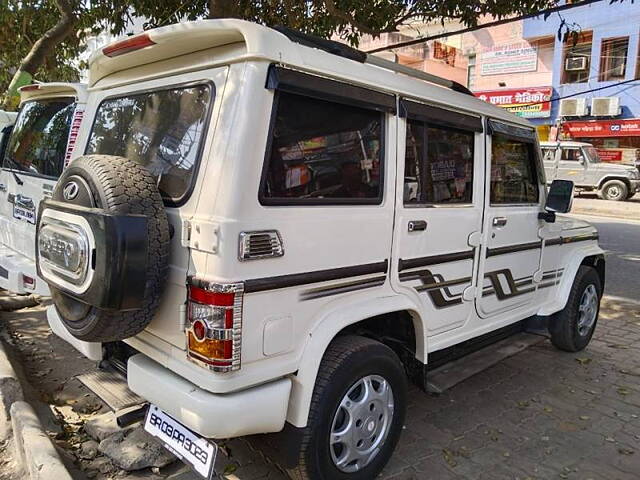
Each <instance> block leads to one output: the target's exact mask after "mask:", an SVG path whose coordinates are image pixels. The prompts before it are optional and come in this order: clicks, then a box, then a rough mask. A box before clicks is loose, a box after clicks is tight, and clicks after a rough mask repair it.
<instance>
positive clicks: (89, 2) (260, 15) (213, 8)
mask: <svg viewBox="0 0 640 480" xmlns="http://www.w3.org/2000/svg"><path fill="white" fill-rule="evenodd" d="M557 3H558V0H516V1H514V0H462V1H458V0H306V1H295V0H193V1H187V0H162V1H158V0H131V1H123V0H73V6H74V7H73V8H74V13H75V15H76V16H77V18H78V23H77V25H76V34H75V35H69V36H68V37H67V38H66V39H65V41H64V42H62V43H61V44H59V45H58V46H57V47H56V49H55V51H54V54H53V55H50V56H49V57H48V58H47V59H46V61H45V62H44V64H43V65H42V66H41V67H40V69H39V70H38V72H37V73H36V78H37V79H38V80H40V81H54V80H58V81H74V80H77V79H78V73H79V71H80V69H81V68H82V67H83V66H82V65H81V64H80V63H79V62H78V61H77V58H78V55H79V54H80V53H81V52H82V51H83V50H84V42H85V40H86V38H87V37H88V36H91V35H93V34H96V33H98V32H101V31H104V30H107V31H110V32H111V33H113V34H120V33H122V32H124V31H125V30H126V27H127V24H128V22H129V21H130V20H131V19H132V18H133V17H144V18H146V19H147V20H148V23H147V26H148V27H149V28H151V27H155V26H161V25H168V24H170V23H175V22H179V21H187V20H196V19H201V18H207V17H221V16H229V17H236V18H243V19H247V20H250V21H254V22H258V23H262V24H265V25H270V26H273V25H284V26H288V27H290V28H294V29H297V30H301V31H303V32H307V33H312V34H315V35H318V36H321V37H330V36H332V35H334V34H338V35H340V37H341V38H343V39H344V40H346V41H347V42H349V43H351V44H352V45H357V44H358V39H359V38H360V37H361V36H362V35H363V34H373V35H376V34H379V33H382V32H391V31H394V30H396V29H397V27H398V25H399V24H400V23H402V22H403V21H406V20H408V19H421V20H425V21H429V20H431V21H433V20H442V19H445V18H449V19H457V20H459V21H460V22H462V23H463V24H465V25H469V26H473V25H476V24H477V22H478V20H479V18H480V17H481V16H482V15H493V16H494V17H497V18H503V17H507V16H510V15H518V14H526V13H531V12H535V11H539V10H542V9H546V8H549V7H553V6H556V5H557ZM58 18H59V12H58V10H57V9H56V6H55V4H54V2H53V0H0V32H2V35H0V65H2V68H0V92H1V91H4V90H6V88H7V86H8V84H9V82H10V80H11V77H12V76H13V73H14V72H15V70H16V69H17V67H18V66H19V65H20V62H21V61H22V59H23V58H24V57H25V56H26V54H27V53H28V52H29V49H30V48H31V46H32V45H33V43H34V42H35V41H36V40H37V39H38V38H40V37H41V36H42V35H43V34H44V32H46V31H47V29H49V28H51V27H52V26H53V25H54V24H55V23H56V21H57V19H58Z"/></svg>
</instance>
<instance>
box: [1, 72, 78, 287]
mask: <svg viewBox="0 0 640 480" xmlns="http://www.w3.org/2000/svg"><path fill="white" fill-rule="evenodd" d="M86 95H87V94H86V89H85V86H84V85H82V84H72V83H40V84H34V85H28V86H25V87H22V88H21V89H20V99H21V104H20V110H19V112H18V116H17V118H16V121H15V125H14V128H13V131H12V132H11V135H10V137H9V138H8V140H7V142H6V145H5V148H4V155H3V156H2V157H1V158H0V163H1V166H2V169H1V170H0V288H4V289H6V290H10V291H12V292H14V293H20V294H24V293H35V294H37V295H48V294H49V288H48V286H47V284H46V283H45V282H44V281H42V280H41V279H39V278H38V276H37V274H36V265H35V224H36V217H37V213H38V206H39V205H40V202H41V201H42V200H43V199H44V198H49V197H51V193H52V192H53V188H54V187H55V184H56V181H57V179H58V177H59V176H60V174H61V173H62V170H63V169H64V167H65V165H66V164H68V163H69V162H70V161H71V160H72V159H73V158H75V151H76V139H77V136H78V132H79V130H80V126H81V123H82V116H83V114H84V105H85V103H86Z"/></svg>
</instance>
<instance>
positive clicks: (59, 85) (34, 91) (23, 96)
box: [19, 82, 87, 103]
mask: <svg viewBox="0 0 640 480" xmlns="http://www.w3.org/2000/svg"><path fill="white" fill-rule="evenodd" d="M19 91H20V102H26V101H28V100H34V99H36V98H48V97H71V96H72V97H76V98H77V99H78V101H79V102H81V103H86V101H87V85H86V84H84V83H66V82H50V83H35V84H33V85H25V86H24V87H21V88H20V89H19Z"/></svg>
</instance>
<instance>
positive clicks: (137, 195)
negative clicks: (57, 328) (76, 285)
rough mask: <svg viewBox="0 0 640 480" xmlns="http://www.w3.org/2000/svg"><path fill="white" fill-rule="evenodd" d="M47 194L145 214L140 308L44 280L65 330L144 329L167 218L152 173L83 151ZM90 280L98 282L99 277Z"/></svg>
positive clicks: (161, 262) (160, 281) (99, 336)
mask: <svg viewBox="0 0 640 480" xmlns="http://www.w3.org/2000/svg"><path fill="white" fill-rule="evenodd" d="M65 189H66V190H67V192H66V195H65ZM52 199H53V200H56V201H59V202H64V203H72V204H75V205H80V206H84V207H91V208H98V209H103V210H105V211H108V212H110V213H114V214H123V215H129V214H141V215H145V216H146V217H147V218H148V223H147V233H148V235H147V242H148V244H147V262H146V265H147V266H146V272H145V278H146V284H145V288H144V298H143V299H142V302H141V305H142V308H139V309H137V310H130V311H113V310H108V311H107V310H101V309H99V308H96V307H95V306H93V305H89V304H86V303H83V302H81V301H80V300H78V299H76V298H73V297H72V296H70V295H68V294H66V293H65V292H64V291H62V290H60V289H58V288H56V287H55V286H53V285H50V287H51V288H50V289H51V297H52V300H53V303H54V305H55V307H56V309H57V311H58V314H59V316H60V319H61V320H62V322H63V323H64V325H65V326H66V328H67V329H68V330H69V332H70V333H71V334H72V335H73V336H74V337H76V338H78V339H80V340H84V341H90V342H108V341H115V340H122V339H124V338H128V337H131V336H133V335H136V334H137V333H139V332H141V331H142V330H144V329H145V327H146V326H147V325H148V324H149V322H150V321H151V319H152V318H153V315H154V312H155V310H156V309H157V307H158V304H159V302H160V297H161V295H162V291H163V286H164V281H165V277H166V274H167V266H168V258H169V240H170V239H169V222H168V219H167V214H166V212H165V208H164V204H163V201H162V198H161V196H160V192H158V189H157V187H156V179H155V178H154V177H153V176H152V175H151V174H150V173H149V171H148V170H146V169H145V168H144V167H143V166H141V165H139V164H137V163H135V162H132V161H131V160H128V159H126V158H123V157H116V156H111V155H86V156H83V157H80V158H77V159H76V160H74V161H73V162H72V163H71V164H70V165H69V167H67V168H66V169H65V170H64V172H63V173H62V175H61V176H60V179H59V181H58V183H57V184H56V188H55V189H54V191H53V196H52ZM92 281H93V282H100V278H94V279H93V280H92Z"/></svg>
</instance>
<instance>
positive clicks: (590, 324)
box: [549, 265, 602, 352]
mask: <svg viewBox="0 0 640 480" xmlns="http://www.w3.org/2000/svg"><path fill="white" fill-rule="evenodd" d="M601 297H602V283H601V282H600V276H599V275H598V272H597V271H596V269H595V268H593V267H587V266H584V265H583V266H581V267H580V268H579V269H578V273H576V277H575V279H574V281H573V286H572V287H571V291H570V292H569V299H568V300H567V304H566V306H565V307H564V309H562V310H560V311H559V312H558V313H556V314H554V315H553V316H552V317H551V321H550V323H549V333H550V334H551V343H553V345H554V346H555V347H556V348H558V349H560V350H564V351H566V352H578V351H580V350H582V349H584V348H585V347H586V346H587V345H588V344H589V342H590V341H591V337H592V336H593V332H594V331H595V329H596V323H597V322H598V313H599V311H600V298H601Z"/></svg>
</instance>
